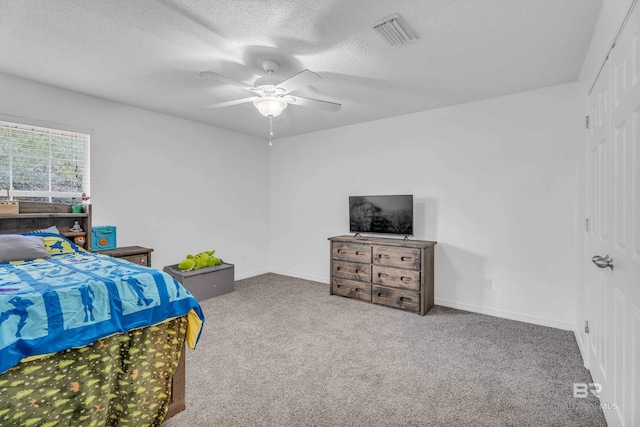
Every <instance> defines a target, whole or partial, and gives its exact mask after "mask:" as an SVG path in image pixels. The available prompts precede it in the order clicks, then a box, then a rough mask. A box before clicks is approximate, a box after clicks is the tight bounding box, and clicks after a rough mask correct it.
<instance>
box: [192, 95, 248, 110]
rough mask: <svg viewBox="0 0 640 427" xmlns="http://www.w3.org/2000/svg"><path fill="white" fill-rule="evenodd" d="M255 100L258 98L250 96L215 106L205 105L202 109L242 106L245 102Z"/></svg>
mask: <svg viewBox="0 0 640 427" xmlns="http://www.w3.org/2000/svg"><path fill="white" fill-rule="evenodd" d="M256 98H259V97H258V96H250V97H249V98H244V99H236V100H235V101H227V102H219V103H217V104H211V105H205V107H204V108H222V107H230V106H232V105H238V104H244V103H245V102H251V101H253V100H254V99H256Z"/></svg>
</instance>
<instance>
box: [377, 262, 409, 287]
mask: <svg viewBox="0 0 640 427" xmlns="http://www.w3.org/2000/svg"><path fill="white" fill-rule="evenodd" d="M371 276H372V277H371V281H372V282H373V283H375V284H378V285H384V286H390V287H394V288H404V289H411V290H414V291H419V290H420V271H418V270H406V269H404V268H396V267H383V266H380V265H374V266H373V271H372V273H371Z"/></svg>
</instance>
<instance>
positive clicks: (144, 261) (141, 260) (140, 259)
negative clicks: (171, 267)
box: [118, 254, 149, 267]
mask: <svg viewBox="0 0 640 427" xmlns="http://www.w3.org/2000/svg"><path fill="white" fill-rule="evenodd" d="M118 258H120V259H126V260H127V261H131V262H135V263H136V264H140V265H144V266H145V267H148V266H149V257H148V255H147V254H139V255H127V256H121V257H118Z"/></svg>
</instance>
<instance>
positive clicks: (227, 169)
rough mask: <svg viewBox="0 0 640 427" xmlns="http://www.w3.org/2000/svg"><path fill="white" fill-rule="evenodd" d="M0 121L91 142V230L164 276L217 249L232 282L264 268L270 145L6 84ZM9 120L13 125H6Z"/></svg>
mask: <svg viewBox="0 0 640 427" xmlns="http://www.w3.org/2000/svg"><path fill="white" fill-rule="evenodd" d="M0 94H2V95H1V96H0V114H1V115H3V116H5V117H4V118H5V119H6V118H7V117H6V116H7V115H9V116H15V120H16V121H22V122H25V121H26V122H28V123H31V124H36V122H38V123H40V122H42V121H47V122H52V123H55V124H59V125H60V127H61V128H65V127H66V128H72V129H77V128H83V129H88V130H90V132H91V202H92V205H93V213H94V215H93V220H94V225H116V226H117V233H118V246H126V245H139V246H146V247H150V248H153V249H154V252H153V253H152V262H153V266H154V267H157V268H160V269H161V268H162V267H163V266H165V265H169V264H175V263H177V262H179V261H180V260H182V259H183V258H184V256H185V255H186V254H187V253H195V252H200V251H204V250H210V249H216V250H217V252H216V253H217V255H219V256H220V257H221V258H222V259H223V260H224V261H226V262H230V263H233V264H235V273H236V277H247V276H250V275H254V274H256V273H260V272H264V271H265V270H266V269H267V267H268V261H267V260H268V257H267V256H266V254H267V252H268V250H269V244H268V239H269V232H268V229H269V209H268V206H269V198H268V191H269V185H268V178H269V169H268V146H267V144H266V143H265V141H264V140H262V139H259V138H255V137H250V136H246V135H241V134H238V133H235V132H229V131H225V130H222V129H219V128H215V127H211V126H207V125H204V124H199V123H195V122H192V121H188V120H183V119H179V118H176V117H172V116H167V115H164V114H159V113H155V112H151V111H147V110H143V109H140V108H134V107H131V106H127V105H123V104H119V103H115V102H110V101H106V100H104V99H99V98H94V97H90V96H86V95H81V94H79V93H75V92H70V91H67V90H63V89H59V88H55V87H51V86H47V85H43V84H39V83H35V82H32V81H28V80H24V79H20V78H16V77H13V76H8V75H2V74H0ZM9 118H11V117H9Z"/></svg>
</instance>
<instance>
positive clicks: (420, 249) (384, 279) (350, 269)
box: [329, 236, 437, 316]
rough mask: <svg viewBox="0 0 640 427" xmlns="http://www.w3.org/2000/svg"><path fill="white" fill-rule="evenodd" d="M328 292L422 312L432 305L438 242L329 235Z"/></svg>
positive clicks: (422, 313)
mask: <svg viewBox="0 0 640 427" xmlns="http://www.w3.org/2000/svg"><path fill="white" fill-rule="evenodd" d="M329 241H330V242H331V291H330V292H331V295H340V296H343V297H347V298H355V299H359V300H363V301H368V302H372V303H375V304H381V305H386V306H389V307H394V308H399V309H402V310H406V311H411V312H415V313H419V314H421V315H423V316H424V315H425V314H426V313H427V311H429V309H431V307H433V251H434V246H435V244H436V243H437V242H433V241H427V240H400V239H385V238H377V237H353V236H337V237H330V238H329Z"/></svg>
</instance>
